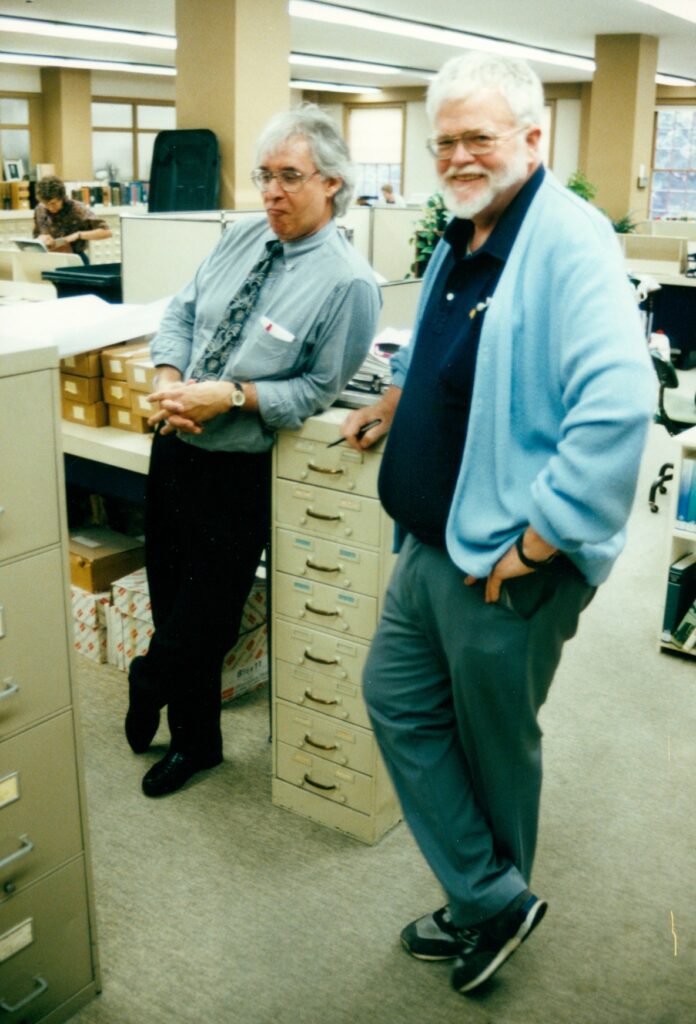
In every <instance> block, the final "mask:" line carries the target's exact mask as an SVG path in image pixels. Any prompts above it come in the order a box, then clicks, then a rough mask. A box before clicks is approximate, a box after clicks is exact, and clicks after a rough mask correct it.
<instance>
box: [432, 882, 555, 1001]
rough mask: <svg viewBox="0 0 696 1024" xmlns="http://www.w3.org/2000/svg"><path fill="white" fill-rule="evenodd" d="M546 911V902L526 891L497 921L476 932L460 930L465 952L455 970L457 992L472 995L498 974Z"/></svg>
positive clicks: (486, 923)
mask: <svg viewBox="0 0 696 1024" xmlns="http://www.w3.org/2000/svg"><path fill="white" fill-rule="evenodd" d="M546 908H547V903H546V900H540V899H539V898H538V897H537V896H534V894H533V893H531V892H530V891H529V889H525V891H524V892H523V893H520V895H519V896H517V897H516V898H515V899H514V900H513V901H512V903H510V904H509V905H508V906H507V907H505V909H504V910H501V912H500V913H499V914H496V915H495V917H491V918H489V920H488V921H483V922H482V923H481V924H479V925H477V926H476V927H475V928H460V929H459V930H458V932H459V936H460V939H461V941H462V943H463V948H462V952H461V953H460V955H459V958H458V959H457V962H456V963H455V965H454V967H453V969H452V985H453V986H454V988H456V990H457V991H458V992H471V990H472V989H474V988H476V987H477V986H478V985H481V984H482V983H483V982H484V981H486V980H487V979H488V978H490V977H491V975H493V974H495V972H496V971H497V970H498V968H499V967H502V965H503V964H504V963H505V961H506V960H507V959H508V957H510V956H512V954H513V953H514V952H515V950H516V949H517V947H518V946H519V945H520V944H521V943H522V942H524V940H525V939H526V938H528V937H529V935H530V934H531V933H532V931H533V930H534V929H535V928H536V926H537V925H538V924H539V922H540V921H541V919H542V917H543V916H544V914H545V913H546Z"/></svg>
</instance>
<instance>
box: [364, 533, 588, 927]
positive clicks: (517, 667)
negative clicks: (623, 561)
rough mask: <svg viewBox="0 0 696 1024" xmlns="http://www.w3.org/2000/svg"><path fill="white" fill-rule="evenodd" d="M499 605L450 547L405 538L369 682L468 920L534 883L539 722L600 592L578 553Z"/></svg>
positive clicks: (370, 700) (392, 756) (507, 587)
mask: <svg viewBox="0 0 696 1024" xmlns="http://www.w3.org/2000/svg"><path fill="white" fill-rule="evenodd" d="M559 561H560V569H559V571H558V572H557V573H555V574H554V575H546V574H541V573H531V574H529V575H526V576H521V577H518V578H516V579H513V580H509V581H507V582H506V583H505V584H504V586H503V591H502V594H501V599H500V601H499V602H498V603H497V604H486V603H485V602H484V599H483V593H484V581H479V582H478V583H476V584H474V585H473V586H471V587H467V586H465V584H464V574H463V573H462V572H461V570H460V569H458V568H457V567H456V566H455V565H454V563H453V562H452V561H451V559H450V558H449V556H448V555H447V553H446V551H444V550H442V549H439V548H435V547H430V546H428V545H425V544H421V543H420V542H419V541H417V540H415V538H414V537H412V536H409V537H407V539H406V542H405V544H404V547H403V548H402V551H401V553H400V555H399V559H398V561H397V564H396V567H395V569H394V573H393V576H392V579H391V582H390V585H389V589H388V592H387V595H386V599H385V607H384V613H383V615H382V619H381V622H380V624H379V627H378V630H377V633H376V635H375V638H374V640H373V642H372V647H371V650H370V654H369V657H368V661H367V665H366V668H365V676H364V695H365V700H366V703H367V708H368V711H369V714H370V718H371V720H372V724H373V727H374V731H375V734H376V736H377V740H378V742H379V745H380V748H381V751H382V755H383V757H384V760H385V762H386V765H387V768H388V769H389V772H390V775H391V777H392V781H393V782H394V785H395V788H396V791H397V793H398V796H399V799H400V801H401V805H402V808H403V812H404V817H405V818H406V821H407V822H408V824H409V826H410V828H411V830H412V832H413V834H414V836H415V838H416V841H417V842H418V844H419V846H420V848H421V850H422V852H423V855H424V856H425V858H426V860H427V861H428V863H429V865H430V867H431V868H432V870H433V872H434V873H435V875H436V876H437V878H438V879H439V881H440V883H441V885H442V886H443V888H444V890H445V892H446V893H447V896H448V899H449V904H450V911H451V914H452V918H453V920H454V921H455V923H456V924H458V925H460V926H462V927H464V926H467V925H472V924H476V923H478V922H480V921H483V920H486V919H487V918H489V917H492V916H493V915H494V914H496V913H498V912H499V911H500V910H502V909H503V908H504V907H505V906H507V904H508V903H510V902H511V900H513V899H514V898H515V897H516V896H517V895H518V894H519V893H520V892H522V891H523V890H524V889H526V888H527V887H528V883H529V880H530V876H531V870H532V863H533V860H534V851H535V847H536V839H537V830H538V821H539V799H540V793H541V777H542V769H541V729H540V727H539V723H538V721H537V714H538V711H539V708H540V707H541V705H542V704H543V703H544V700H545V699H546V695H547V693H548V690H549V687H550V685H551V682H552V679H553V676H554V672H555V670H556V668H557V666H558V663H559V660H560V657H561V650H562V648H563V644H564V643H565V641H566V640H568V639H570V637H572V636H573V635H574V634H575V631H576V629H577V623H578V618H579V615H580V612H581V611H582V610H583V608H585V607H586V606H587V605H588V604H589V602H590V600H591V599H592V597H593V595H594V592H595V588H594V587H591V586H590V585H589V584H588V583H586V582H585V580H584V579H583V577H582V576H581V574H580V573H579V572H578V571H577V570H576V569H575V568H574V567H573V566H572V565H571V564H570V562H568V561H567V560H565V559H562V560H559Z"/></svg>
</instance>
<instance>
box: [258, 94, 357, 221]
mask: <svg viewBox="0 0 696 1024" xmlns="http://www.w3.org/2000/svg"><path fill="white" fill-rule="evenodd" d="M294 138H302V139H304V140H305V141H306V143H307V145H308V146H309V151H310V153H311V154H312V159H313V160H314V163H315V164H316V165H317V170H318V171H319V173H320V174H321V176H322V178H342V179H343V182H342V184H341V187H340V188H339V190H338V192H337V193H336V194H335V196H334V197H333V210H334V216H336V217H342V216H343V214H344V213H345V212H346V210H347V209H348V207H349V205H350V201H351V199H352V197H353V190H354V188H355V167H354V165H353V161H352V160H351V158H350V153H349V152H348V147H347V146H346V144H345V142H344V141H343V139H342V138H341V134H340V132H339V130H338V125H337V124H336V122H335V121H334V120H333V118H331V117H329V115H328V114H327V113H325V112H324V111H323V110H321V109H320V108H319V107H318V106H317V105H316V103H303V104H302V105H301V106H299V107H297V108H296V109H295V110H288V111H287V112H285V113H282V114H276V115H275V117H272V118H271V120H270V121H269V122H268V124H267V125H266V127H265V128H264V130H263V132H262V133H261V136H260V138H259V140H258V142H257V143H256V166H257V167H259V166H260V165H261V164H262V163H263V161H264V159H265V158H266V157H267V156H268V155H269V154H270V153H273V151H274V150H276V149H279V148H280V146H282V145H284V143H286V142H287V141H288V140H289V139H294Z"/></svg>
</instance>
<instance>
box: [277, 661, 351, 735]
mask: <svg viewBox="0 0 696 1024" xmlns="http://www.w3.org/2000/svg"><path fill="white" fill-rule="evenodd" d="M273 686H274V689H275V693H276V696H277V697H282V698H283V699H284V700H287V701H291V702H292V703H293V704H299V705H301V706H302V707H306V708H312V709H313V710H314V711H320V712H321V713H322V714H324V715H330V716H331V717H332V718H338V719H340V720H341V721H343V722H353V723H355V725H362V726H365V727H367V728H369V726H370V719H369V718H368V716H367V708H366V707H365V702H364V701H363V699H362V690H361V688H360V686H359V685H358V684H356V683H349V682H347V681H346V680H341V679H332V678H331V677H330V676H325V675H323V674H322V673H321V672H313V671H312V670H311V669H307V668H302V667H301V666H299V665H288V664H287V662H285V661H276V663H275V676H274V678H273Z"/></svg>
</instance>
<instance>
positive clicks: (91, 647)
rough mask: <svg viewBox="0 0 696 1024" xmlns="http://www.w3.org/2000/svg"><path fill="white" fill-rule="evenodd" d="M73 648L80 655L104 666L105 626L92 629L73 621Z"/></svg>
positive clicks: (75, 620)
mask: <svg viewBox="0 0 696 1024" xmlns="http://www.w3.org/2000/svg"><path fill="white" fill-rule="evenodd" d="M73 647H74V648H75V650H76V651H77V653H78V654H82V655H84V657H85V658H89V660H90V661H95V662H96V663H97V664H98V665H102V664H103V663H104V662H105V661H106V629H105V628H104V626H97V627H96V628H92V627H91V626H86V625H85V623H84V622H78V621H77V619H73Z"/></svg>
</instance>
